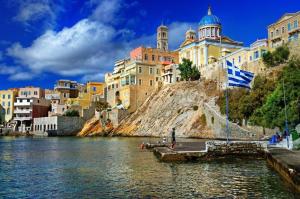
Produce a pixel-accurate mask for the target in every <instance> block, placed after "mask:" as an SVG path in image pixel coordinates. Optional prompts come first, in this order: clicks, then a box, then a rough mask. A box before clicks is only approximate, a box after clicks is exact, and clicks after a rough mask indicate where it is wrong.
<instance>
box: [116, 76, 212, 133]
mask: <svg viewBox="0 0 300 199" xmlns="http://www.w3.org/2000/svg"><path fill="white" fill-rule="evenodd" d="M213 96H217V86H216V84H215V83H214V82H212V81H204V82H198V81H197V82H180V83H176V84H173V85H168V86H165V87H163V88H162V89H161V90H160V91H157V92H155V93H154V94H153V95H152V96H150V97H149V98H148V99H147V100H146V102H145V103H144V104H143V105H142V106H141V107H140V108H139V109H138V110H137V111H136V112H135V113H133V114H132V115H130V116H129V117H127V118H126V119H124V120H123V121H122V122H121V123H120V125H119V126H118V127H117V128H115V129H114V130H113V131H112V133H111V135H112V136H116V135H122V136H169V135H170V130H171V128H173V127H175V128H176V135H177V136H180V137H200V138H212V137H215V135H214V133H213V131H212V130H211V129H210V128H208V127H207V125H206V117H205V115H204V112H203V110H204V109H203V106H204V103H205V102H207V101H209V100H210V99H211V98H213Z"/></svg>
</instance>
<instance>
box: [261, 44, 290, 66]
mask: <svg viewBox="0 0 300 199" xmlns="http://www.w3.org/2000/svg"><path fill="white" fill-rule="evenodd" d="M289 55H290V50H289V48H288V47H287V46H286V45H284V46H280V47H278V48H276V49H275V51H274V52H270V51H268V52H266V53H265V54H263V57H262V58H263V62H264V64H265V65H266V66H267V67H274V66H277V65H279V64H283V63H285V62H286V61H287V60H288V59H289Z"/></svg>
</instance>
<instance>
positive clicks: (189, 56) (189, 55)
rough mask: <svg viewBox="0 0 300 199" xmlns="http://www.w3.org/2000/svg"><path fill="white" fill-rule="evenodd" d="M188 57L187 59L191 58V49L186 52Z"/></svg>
mask: <svg viewBox="0 0 300 199" xmlns="http://www.w3.org/2000/svg"><path fill="white" fill-rule="evenodd" d="M186 58H187V59H190V58H191V54H190V51H187V52H186Z"/></svg>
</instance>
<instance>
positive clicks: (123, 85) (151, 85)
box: [0, 7, 300, 135]
mask: <svg viewBox="0 0 300 199" xmlns="http://www.w3.org/2000/svg"><path fill="white" fill-rule="evenodd" d="M299 21H300V12H296V13H287V14H284V15H283V16H282V17H281V18H280V19H278V21H276V22H274V23H273V24H270V25H269V26H268V27H267V30H268V38H264V39H258V40H256V41H253V43H252V44H251V45H250V46H248V47H245V46H244V45H243V42H240V41H235V40H234V39H232V38H230V37H229V36H225V35H224V34H223V32H222V29H223V27H222V23H221V21H220V20H219V18H218V17H217V16H216V15H214V13H213V11H212V9H211V8H210V7H209V8H208V11H207V14H206V15H205V16H204V17H202V19H201V21H200V22H199V27H198V29H197V30H193V29H192V28H190V29H188V30H187V31H186V33H185V37H184V35H182V41H183V42H182V44H181V45H180V46H178V48H177V49H176V50H170V49H169V35H168V34H169V33H168V27H167V26H166V25H163V24H162V25H160V26H159V27H158V28H157V40H156V42H157V46H156V47H144V46H139V47H137V48H135V49H132V50H131V51H130V52H128V57H124V59H121V60H117V61H116V62H115V65H114V68H113V71H112V72H111V73H107V74H105V82H87V83H86V84H82V83H79V82H76V81H72V80H63V79H61V80H58V81H57V82H56V83H55V84H54V86H53V89H43V88H40V87H33V86H27V87H24V88H11V89H8V90H1V91H0V109H1V111H0V113H1V123H2V127H3V128H4V127H5V128H8V129H11V130H12V131H14V132H15V131H16V132H27V133H29V132H30V133H31V132H33V133H37V134H39V133H42V134H43V133H46V134H48V135H76V133H78V132H80V130H81V129H82V128H83V125H84V123H85V122H86V121H88V120H89V119H91V118H93V117H94V116H95V114H96V115H97V112H98V115H99V114H100V113H99V110H97V106H99V104H103V103H107V104H108V107H107V109H106V110H105V111H106V112H105V115H101V116H99V117H98V119H99V118H106V120H105V122H110V123H112V125H113V126H114V127H116V126H117V125H118V124H119V123H120V122H121V121H122V119H123V118H124V117H126V116H127V115H129V114H132V113H134V112H135V111H136V110H138V109H139V108H140V107H141V106H142V105H143V103H144V102H145V101H146V100H147V99H148V98H149V97H150V96H151V95H152V94H153V93H155V92H156V91H157V90H158V89H161V88H163V87H164V86H166V85H170V84H176V83H178V82H180V81H182V77H181V75H180V70H179V65H180V64H181V63H182V60H183V59H188V60H190V61H192V63H193V65H194V66H195V67H196V68H197V69H198V71H199V72H200V74H201V78H200V81H203V80H212V81H214V82H216V83H217V85H218V86H217V89H218V90H224V89H225V87H226V81H227V77H226V72H224V71H225V69H226V67H227V66H226V64H225V62H226V60H230V61H231V62H232V63H233V64H234V65H235V66H237V67H239V68H240V69H243V70H247V71H250V72H253V73H254V74H255V75H258V74H261V73H265V71H266V66H265V65H264V63H263V61H262V56H263V55H264V54H265V53H266V52H268V51H271V52H272V51H274V50H275V49H276V48H277V47H278V46H281V45H285V44H289V43H295V42H296V43H299V38H300V36H299V35H300V34H299V33H300V26H299ZM97 104H98V105H97ZM101 114H102V113H101ZM68 116H73V117H68ZM74 116H75V117H74ZM108 119H109V120H108Z"/></svg>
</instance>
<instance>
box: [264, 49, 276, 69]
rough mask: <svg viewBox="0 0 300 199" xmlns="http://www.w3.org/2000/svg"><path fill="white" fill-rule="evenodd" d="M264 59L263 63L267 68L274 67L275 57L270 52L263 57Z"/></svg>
mask: <svg viewBox="0 0 300 199" xmlns="http://www.w3.org/2000/svg"><path fill="white" fill-rule="evenodd" d="M262 58H263V62H264V64H265V65H266V66H267V67H272V66H274V65H275V64H274V58H273V55H272V53H271V52H270V51H268V52H266V53H264V54H263V56H262Z"/></svg>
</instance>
